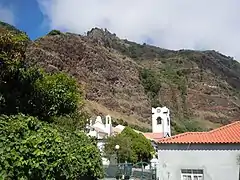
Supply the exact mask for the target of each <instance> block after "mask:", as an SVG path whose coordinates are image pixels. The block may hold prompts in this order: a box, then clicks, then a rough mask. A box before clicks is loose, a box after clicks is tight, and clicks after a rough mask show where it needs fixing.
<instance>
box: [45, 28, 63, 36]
mask: <svg viewBox="0 0 240 180" xmlns="http://www.w3.org/2000/svg"><path fill="white" fill-rule="evenodd" d="M61 34H62V33H61V31H59V30H55V29H54V30H52V31H50V32H49V33H48V35H51V36H55V35H61Z"/></svg>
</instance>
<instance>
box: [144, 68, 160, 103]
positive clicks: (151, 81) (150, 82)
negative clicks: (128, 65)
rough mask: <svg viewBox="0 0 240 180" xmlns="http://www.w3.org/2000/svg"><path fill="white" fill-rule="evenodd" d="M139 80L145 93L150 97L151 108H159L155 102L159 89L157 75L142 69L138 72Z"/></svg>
mask: <svg viewBox="0 0 240 180" xmlns="http://www.w3.org/2000/svg"><path fill="white" fill-rule="evenodd" d="M140 80H141V83H142V85H143V87H144V89H145V92H146V93H148V95H149V97H150V100H151V104H152V106H153V107H155V106H159V105H160V102H159V101H158V100H157V99H158V94H159V91H160V88H161V79H160V78H159V75H158V74H157V73H156V72H155V71H153V70H150V69H143V70H142V71H140ZM156 100H157V101H156Z"/></svg>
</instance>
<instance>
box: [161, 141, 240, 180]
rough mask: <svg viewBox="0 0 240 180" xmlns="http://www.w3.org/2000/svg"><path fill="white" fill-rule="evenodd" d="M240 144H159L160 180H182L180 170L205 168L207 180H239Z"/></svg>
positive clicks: (205, 179)
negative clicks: (239, 159)
mask: <svg viewBox="0 0 240 180" xmlns="http://www.w3.org/2000/svg"><path fill="white" fill-rule="evenodd" d="M239 156H240V144H235V145H234V144H232V145H191V144H190V145H160V146H159V150H158V159H159V165H158V167H157V177H158V178H159V180H181V169H203V171H204V180H239V179H238V178H239V168H240V167H239V166H240V162H239V161H238V158H239Z"/></svg>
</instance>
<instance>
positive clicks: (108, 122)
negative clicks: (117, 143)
mask: <svg viewBox="0 0 240 180" xmlns="http://www.w3.org/2000/svg"><path fill="white" fill-rule="evenodd" d="M105 129H106V132H107V133H108V136H111V134H112V118H111V116H110V115H107V116H106V122H105Z"/></svg>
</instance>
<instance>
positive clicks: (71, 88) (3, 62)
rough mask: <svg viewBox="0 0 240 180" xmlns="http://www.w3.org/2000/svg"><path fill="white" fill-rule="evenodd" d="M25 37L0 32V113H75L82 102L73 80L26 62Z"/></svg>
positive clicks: (40, 114) (55, 114)
mask: <svg viewBox="0 0 240 180" xmlns="http://www.w3.org/2000/svg"><path fill="white" fill-rule="evenodd" d="M26 40H27V37H25V35H23V34H13V33H11V32H5V33H1V36H0V47H1V48H0V87H1V89H0V94H1V100H0V101H1V102H2V103H1V105H0V113H1V114H17V113H20V112H21V113H24V114H29V115H33V116H37V117H39V118H41V119H43V118H44V119H45V120H46V119H49V118H50V117H51V116H60V115H66V114H69V113H74V112H75V111H76V110H77V108H78V107H79V105H80V106H82V102H83V101H82V99H81V92H80V91H79V88H78V86H77V83H76V81H75V80H74V79H73V78H71V77H69V76H68V75H66V74H64V73H56V74H52V75H50V74H47V73H45V72H44V71H43V70H39V69H37V68H33V67H28V66H27V64H26V63H25V50H26Z"/></svg>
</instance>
